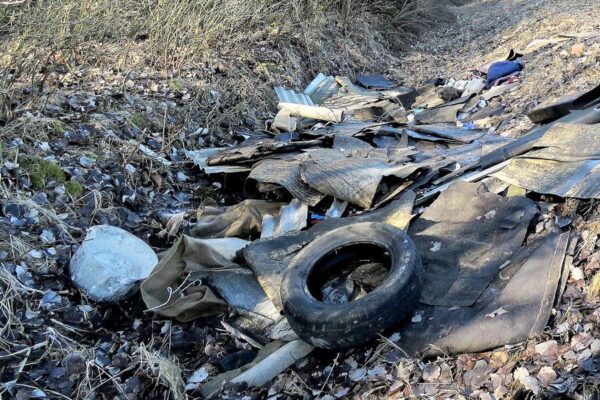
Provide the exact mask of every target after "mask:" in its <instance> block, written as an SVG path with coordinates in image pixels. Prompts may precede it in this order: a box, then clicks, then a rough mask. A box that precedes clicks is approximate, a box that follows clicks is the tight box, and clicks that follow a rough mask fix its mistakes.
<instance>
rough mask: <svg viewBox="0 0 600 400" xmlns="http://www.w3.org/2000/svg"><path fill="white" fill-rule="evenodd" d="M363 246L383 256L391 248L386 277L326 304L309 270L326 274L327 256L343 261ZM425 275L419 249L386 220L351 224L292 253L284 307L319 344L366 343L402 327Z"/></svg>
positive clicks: (283, 288)
mask: <svg viewBox="0 0 600 400" xmlns="http://www.w3.org/2000/svg"><path fill="white" fill-rule="evenodd" d="M361 245H371V246H372V245H376V246H377V247H379V248H381V252H382V254H384V253H385V252H386V251H387V253H388V254H389V260H390V269H389V273H388V275H387V277H386V278H385V279H384V280H383V281H382V282H381V284H380V285H379V286H378V287H376V288H375V289H374V290H373V291H371V292H370V293H368V294H366V295H365V296H364V297H361V298H359V299H357V300H355V301H350V302H348V303H343V304H327V303H324V302H322V301H319V300H318V299H316V298H315V297H314V296H313V295H312V294H311V291H310V288H309V282H308V280H309V278H310V279H311V281H312V279H313V278H312V276H314V275H311V273H321V272H323V271H324V269H323V265H324V264H323V260H329V259H331V258H332V254H336V256H335V257H338V254H340V257H341V258H340V259H338V260H337V261H340V262H341V263H343V262H345V261H348V260H350V259H351V258H352V257H355V256H356V257H358V256H360V255H359V254H353V252H352V249H353V248H358V249H359V248H360V247H361ZM376 250H380V249H376ZM363 251H364V249H363ZM338 252H339V253H338ZM342 254H345V255H344V256H342ZM369 256H373V254H370V255H369ZM363 257H364V255H363ZM325 268H328V267H327V265H325ZM317 270H318V271H317ZM422 279H423V271H422V266H421V261H420V259H419V256H418V254H417V250H416V247H415V245H414V243H413V242H412V240H410V238H409V237H408V235H407V234H406V233H405V232H404V231H402V230H400V229H398V228H395V227H393V226H391V225H387V224H382V223H373V222H362V223H357V224H352V225H349V226H345V227H342V228H338V229H335V230H333V231H331V232H328V233H326V234H324V235H323V236H320V237H318V238H316V239H315V240H314V241H312V242H311V243H310V244H309V245H307V246H306V247H304V248H303V249H302V250H301V251H300V252H298V254H297V255H296V256H295V257H294V259H293V260H292V262H291V263H290V266H289V268H288V269H287V271H286V272H285V274H284V276H283V281H282V285H281V300H282V302H283V311H284V314H285V316H286V317H287V320H288V322H289V324H290V326H291V328H292V329H293V330H294V332H296V334H297V335H298V336H299V337H300V338H301V339H303V340H304V341H306V342H308V343H311V344H312V345H314V346H316V347H320V348H327V349H339V348H348V347H353V346H356V345H362V344H365V343H367V342H369V341H371V340H373V339H376V338H377V337H378V334H379V333H381V332H383V331H386V330H388V329H390V328H393V327H395V326H398V324H400V323H401V322H402V321H403V320H404V319H405V318H406V317H408V316H409V315H410V314H411V313H412V312H413V311H414V307H415V305H416V303H417V301H418V299H419V295H420V290H421V286H422Z"/></svg>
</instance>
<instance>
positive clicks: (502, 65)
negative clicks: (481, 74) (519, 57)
mask: <svg viewBox="0 0 600 400" xmlns="http://www.w3.org/2000/svg"><path fill="white" fill-rule="evenodd" d="M522 69H523V63H521V62H519V61H498V62H495V63H493V64H492V65H490V68H489V70H488V72H487V85H488V86H496V85H494V84H493V82H494V81H497V80H498V79H501V78H504V77H506V76H512V75H514V74H516V73H518V72H520V71H521V70H522Z"/></svg>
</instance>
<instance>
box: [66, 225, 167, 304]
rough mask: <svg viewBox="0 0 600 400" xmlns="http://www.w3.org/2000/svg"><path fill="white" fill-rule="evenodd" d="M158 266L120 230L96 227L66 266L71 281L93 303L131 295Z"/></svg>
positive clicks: (144, 246) (148, 251) (138, 242)
mask: <svg viewBox="0 0 600 400" xmlns="http://www.w3.org/2000/svg"><path fill="white" fill-rule="evenodd" d="M157 263H158V257H157V256H156V254H155V253H154V251H153V250H152V248H150V246H148V245H147V244H146V243H144V242H143V241H142V240H141V239H139V238H137V237H136V236H134V235H132V234H131V233H129V232H126V231H124V230H123V229H120V228H117V227H114V226H110V225H98V226H94V227H92V228H90V229H89V230H88V233H87V236H86V238H85V240H84V241H83V243H82V244H81V246H80V247H79V249H78V250H77V252H76V253H75V255H74V256H73V258H72V259H71V263H70V266H69V269H70V272H71V279H72V280H73V282H74V283H75V284H76V285H77V286H78V287H79V288H80V289H82V290H83V291H84V292H85V294H86V295H87V296H88V297H90V298H91V299H93V300H96V301H108V302H111V301H118V300H121V299H123V298H125V297H127V295H129V294H131V293H132V291H133V289H134V288H135V287H136V286H137V283H138V282H139V281H141V280H143V279H144V278H146V277H147V276H148V275H150V273H151V272H152V269H153V268H154V266H155V265H156V264H157Z"/></svg>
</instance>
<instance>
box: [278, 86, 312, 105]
mask: <svg viewBox="0 0 600 400" xmlns="http://www.w3.org/2000/svg"><path fill="white" fill-rule="evenodd" d="M275 93H277V97H278V98H279V102H280V103H293V104H304V105H306V106H314V105H315V103H313V101H312V99H311V98H310V97H309V96H307V95H305V94H304V93H296V92H294V91H293V90H288V89H285V88H284V87H282V86H277V87H275Z"/></svg>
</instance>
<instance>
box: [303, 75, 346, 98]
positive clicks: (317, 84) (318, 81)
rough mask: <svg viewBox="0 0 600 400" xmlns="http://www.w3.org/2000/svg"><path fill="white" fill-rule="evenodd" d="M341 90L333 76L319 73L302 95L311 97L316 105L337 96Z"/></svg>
mask: <svg viewBox="0 0 600 400" xmlns="http://www.w3.org/2000/svg"><path fill="white" fill-rule="evenodd" d="M339 89H340V86H339V85H338V83H337V82H336V80H335V78H334V77H333V76H325V75H324V74H322V73H319V74H318V75H317V76H316V77H315V79H313V80H312V82H311V83H309V84H308V86H307V87H306V89H304V92H302V93H303V94H304V95H306V96H309V97H310V98H311V100H312V101H313V103H314V104H321V103H322V102H323V101H325V100H327V99H328V98H330V97H331V96H333V95H335V94H336V93H337V92H338V90H339Z"/></svg>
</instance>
